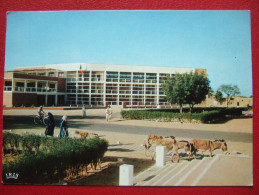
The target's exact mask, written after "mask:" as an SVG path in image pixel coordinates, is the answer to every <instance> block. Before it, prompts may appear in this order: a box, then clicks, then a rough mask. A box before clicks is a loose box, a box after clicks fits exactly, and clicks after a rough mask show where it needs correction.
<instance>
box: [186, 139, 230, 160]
mask: <svg viewBox="0 0 259 195" xmlns="http://www.w3.org/2000/svg"><path fill="white" fill-rule="evenodd" d="M220 148H221V149H222V151H223V152H225V151H227V144H226V142H225V141H224V140H200V139H192V140H191V141H190V153H189V155H188V159H189V160H190V157H191V154H193V157H194V158H195V159H196V156H195V155H196V152H197V150H201V151H207V150H209V152H210V157H212V152H213V151H214V150H216V149H220Z"/></svg>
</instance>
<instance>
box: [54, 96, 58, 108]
mask: <svg viewBox="0 0 259 195" xmlns="http://www.w3.org/2000/svg"><path fill="white" fill-rule="evenodd" d="M57 105H58V95H57V94H56V95H55V106H57Z"/></svg>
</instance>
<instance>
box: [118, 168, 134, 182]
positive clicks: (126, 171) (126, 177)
mask: <svg viewBox="0 0 259 195" xmlns="http://www.w3.org/2000/svg"><path fill="white" fill-rule="evenodd" d="M133 171H134V167H133V165H127V164H123V165H121V166H120V173H119V174H120V175H119V185H120V186H132V185H133Z"/></svg>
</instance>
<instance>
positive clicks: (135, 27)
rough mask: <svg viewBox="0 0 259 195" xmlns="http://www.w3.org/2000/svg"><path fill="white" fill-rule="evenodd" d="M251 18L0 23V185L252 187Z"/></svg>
mask: <svg viewBox="0 0 259 195" xmlns="http://www.w3.org/2000/svg"><path fill="white" fill-rule="evenodd" d="M251 56H252V55H251V23H250V11H169V10H168V11H141V10H138V11H30V12H28V11H25V12H15V11H14V12H8V13H7V28H6V51H5V72H4V93H3V121H4V122H3V146H2V147H3V156H2V159H3V160H2V182H3V184H18V185H31V184H33V185H80V186H136V187H137V186H253V91H252V59H251Z"/></svg>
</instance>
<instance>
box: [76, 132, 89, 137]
mask: <svg viewBox="0 0 259 195" xmlns="http://www.w3.org/2000/svg"><path fill="white" fill-rule="evenodd" d="M75 134H78V135H80V136H81V137H84V138H86V137H88V132H82V131H75Z"/></svg>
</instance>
